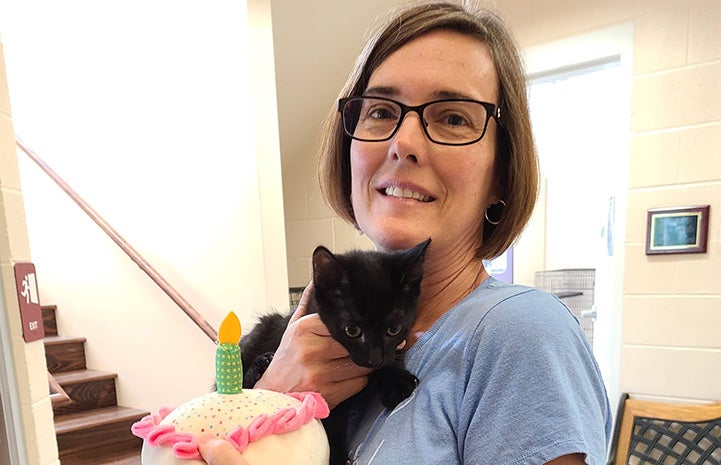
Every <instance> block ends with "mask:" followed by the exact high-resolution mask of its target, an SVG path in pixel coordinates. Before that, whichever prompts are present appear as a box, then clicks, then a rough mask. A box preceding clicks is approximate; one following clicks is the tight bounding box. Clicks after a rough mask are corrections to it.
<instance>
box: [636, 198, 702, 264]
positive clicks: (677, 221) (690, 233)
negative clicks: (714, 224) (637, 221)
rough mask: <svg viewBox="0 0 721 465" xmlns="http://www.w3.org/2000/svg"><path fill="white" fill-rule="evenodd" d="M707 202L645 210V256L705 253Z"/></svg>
mask: <svg viewBox="0 0 721 465" xmlns="http://www.w3.org/2000/svg"><path fill="white" fill-rule="evenodd" d="M709 211H710V207H709V205H695V206H689V207H671V208H654V209H650V210H648V218H647V223H646V255H663V254H685V253H706V247H707V243H708V216H709Z"/></svg>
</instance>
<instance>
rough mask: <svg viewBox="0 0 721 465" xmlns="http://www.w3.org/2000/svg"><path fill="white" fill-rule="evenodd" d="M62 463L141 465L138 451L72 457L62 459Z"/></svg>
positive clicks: (78, 464)
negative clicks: (100, 456)
mask: <svg viewBox="0 0 721 465" xmlns="http://www.w3.org/2000/svg"><path fill="white" fill-rule="evenodd" d="M62 465H141V461H140V451H139V450H138V451H131V452H127V451H123V452H117V453H111V454H106V455H105V456H104V457H103V458H102V459H101V458H98V457H90V456H89V457H73V458H72V459H67V458H66V459H64V460H63V463H62Z"/></svg>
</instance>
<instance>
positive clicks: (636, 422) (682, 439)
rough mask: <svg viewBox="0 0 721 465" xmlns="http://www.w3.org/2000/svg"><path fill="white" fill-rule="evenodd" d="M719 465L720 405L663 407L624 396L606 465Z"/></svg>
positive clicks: (720, 403) (720, 452) (664, 404)
mask: <svg viewBox="0 0 721 465" xmlns="http://www.w3.org/2000/svg"><path fill="white" fill-rule="evenodd" d="M650 464H653V465H702V464H703V465H721V402H716V403H711V404H693V405H689V404H667V403H661V402H650V401H643V400H639V399H632V398H630V397H629V396H628V395H627V394H624V395H623V396H622V398H621V401H620V402H619V407H618V415H617V417H616V425H615V428H614V436H613V441H612V443H611V451H610V458H609V461H608V465H650Z"/></svg>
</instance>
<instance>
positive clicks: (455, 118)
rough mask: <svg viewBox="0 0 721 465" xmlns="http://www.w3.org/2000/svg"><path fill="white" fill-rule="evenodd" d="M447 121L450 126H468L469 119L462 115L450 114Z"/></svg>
mask: <svg viewBox="0 0 721 465" xmlns="http://www.w3.org/2000/svg"><path fill="white" fill-rule="evenodd" d="M445 122H446V124H447V125H449V126H468V120H467V119H466V118H464V117H462V116H461V115H448V116H446V117H445Z"/></svg>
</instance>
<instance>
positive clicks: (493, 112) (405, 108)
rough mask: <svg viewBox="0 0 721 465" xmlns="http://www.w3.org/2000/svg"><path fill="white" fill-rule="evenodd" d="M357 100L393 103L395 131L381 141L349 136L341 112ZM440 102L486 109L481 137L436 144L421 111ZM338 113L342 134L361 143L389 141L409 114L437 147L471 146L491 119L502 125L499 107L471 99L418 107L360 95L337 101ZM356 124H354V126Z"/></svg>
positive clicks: (384, 98) (457, 99)
mask: <svg viewBox="0 0 721 465" xmlns="http://www.w3.org/2000/svg"><path fill="white" fill-rule="evenodd" d="M359 99H376V100H384V101H386V102H391V103H395V104H396V105H398V106H399V107H400V109H401V114H400V116H399V118H398V123H397V124H396V127H395V129H393V131H391V133H390V134H389V135H388V137H385V138H383V139H362V138H360V137H356V136H354V135H353V134H350V133H349V132H348V129H347V128H346V125H345V113H344V112H343V108H344V107H345V106H346V104H347V103H348V102H350V101H353V100H359ZM442 102H471V103H478V104H480V105H481V106H483V107H484V108H485V109H486V120H485V122H484V124H483V132H481V135H480V136H479V137H478V139H475V140H472V141H470V142H460V143H454V142H438V141H436V140H434V139H433V137H431V135H430V134H429V133H428V124H427V123H426V122H425V120H424V119H423V111H424V110H425V109H426V107H428V106H430V105H433V104H435V103H442ZM338 112H339V113H340V117H341V126H343V132H344V133H345V134H346V135H347V136H348V137H350V138H351V139H354V140H357V141H361V142H385V141H387V140H390V139H391V138H393V136H395V135H396V133H397V132H398V129H400V127H401V125H402V124H403V120H404V119H405V117H406V115H407V114H408V113H410V112H414V113H416V114H417V115H418V119H419V120H420V122H421V127H422V128H423V132H424V133H425V135H426V137H427V138H428V140H429V141H431V142H433V143H434V144H439V145H450V146H455V147H458V146H463V145H471V144H475V143H476V142H478V141H480V140H481V139H483V137H484V136H485V135H486V131H487V130H488V121H489V120H490V119H491V118H493V119H494V120H495V121H496V123H497V124H498V125H499V126H500V127H503V124H502V123H501V107H500V106H498V105H496V104H495V103H490V102H484V101H482V100H473V99H467V98H444V99H438V100H432V101H430V102H426V103H422V104H420V105H406V104H404V103H402V102H399V101H397V100H393V99H390V98H387V97H375V96H372V95H361V96H356V97H344V98H340V99H338ZM357 124H358V123H357V122H356V125H357Z"/></svg>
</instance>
